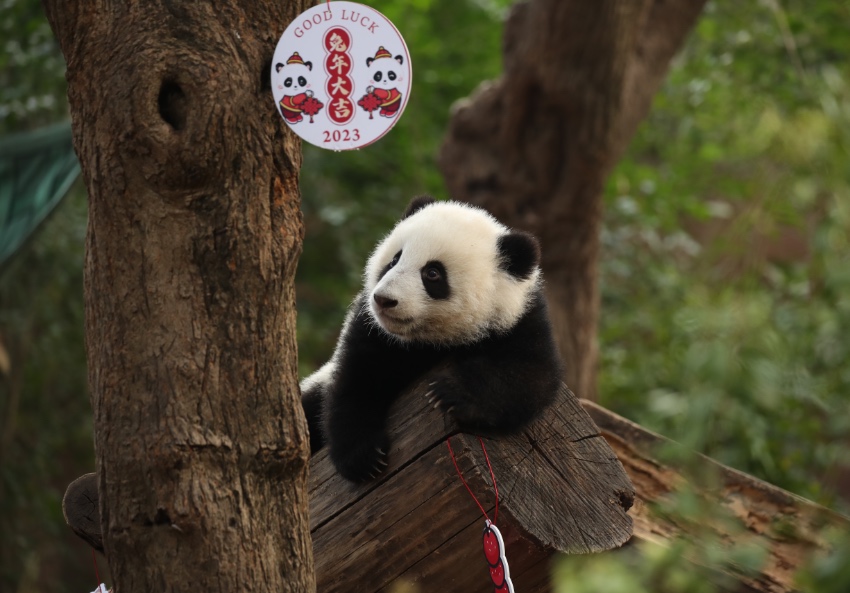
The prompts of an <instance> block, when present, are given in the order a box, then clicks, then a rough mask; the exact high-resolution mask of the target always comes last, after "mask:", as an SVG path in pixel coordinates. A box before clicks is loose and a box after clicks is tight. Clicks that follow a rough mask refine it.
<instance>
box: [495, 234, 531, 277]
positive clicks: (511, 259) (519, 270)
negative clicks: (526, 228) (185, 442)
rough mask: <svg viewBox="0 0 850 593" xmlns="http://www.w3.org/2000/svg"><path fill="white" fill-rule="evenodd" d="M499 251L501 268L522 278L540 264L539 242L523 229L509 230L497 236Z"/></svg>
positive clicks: (527, 275)
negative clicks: (505, 233) (507, 232)
mask: <svg viewBox="0 0 850 593" xmlns="http://www.w3.org/2000/svg"><path fill="white" fill-rule="evenodd" d="M499 253H500V254H501V256H502V269H504V270H505V271H506V272H507V273H508V274H510V275H512V276H515V277H517V278H521V279H523V280H525V279H526V278H528V277H529V276H530V275H531V273H532V272H533V271H534V268H536V267H537V266H538V264H540V244H539V243H538V242H537V239H536V238H535V237H534V235H531V234H529V233H526V232H523V231H511V232H510V233H509V234H507V235H502V236H501V237H499Z"/></svg>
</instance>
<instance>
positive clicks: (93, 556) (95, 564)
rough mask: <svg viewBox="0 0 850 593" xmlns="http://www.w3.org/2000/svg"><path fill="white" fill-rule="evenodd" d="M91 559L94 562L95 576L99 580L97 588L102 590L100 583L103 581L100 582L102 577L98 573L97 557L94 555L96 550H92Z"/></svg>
mask: <svg viewBox="0 0 850 593" xmlns="http://www.w3.org/2000/svg"><path fill="white" fill-rule="evenodd" d="M91 559H92V562H94V576H95V578H96V579H97V588H98V589H100V583H101V582H102V581H101V580H100V575H99V574H98V573H97V556H96V555H95V553H94V548H92V549H91Z"/></svg>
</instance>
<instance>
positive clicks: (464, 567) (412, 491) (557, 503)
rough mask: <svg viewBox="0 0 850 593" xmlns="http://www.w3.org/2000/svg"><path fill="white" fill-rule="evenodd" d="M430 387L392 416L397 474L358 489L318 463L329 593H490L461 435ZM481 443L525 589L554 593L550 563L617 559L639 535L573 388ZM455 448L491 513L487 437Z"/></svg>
mask: <svg viewBox="0 0 850 593" xmlns="http://www.w3.org/2000/svg"><path fill="white" fill-rule="evenodd" d="M426 385H427V379H425V380H423V382H422V383H421V384H420V385H419V386H417V387H415V388H414V389H412V390H411V392H410V393H408V394H406V395H405V396H403V397H402V398H401V400H400V401H399V402H398V403H397V405H396V406H395V408H394V411H393V413H392V416H391V418H390V422H389V427H390V435H391V439H392V443H393V445H392V448H391V451H390V458H389V462H390V465H389V467H388V470H387V471H386V472H385V473H384V474H383V475H382V476H381V477H379V478H378V479H377V480H376V481H375V482H372V483H368V484H360V485H353V484H350V483H348V482H346V481H345V480H343V479H342V478H340V477H339V476H338V475H336V473H335V472H334V470H333V467H332V466H331V463H330V460H329V459H328V458H327V455H326V453H325V452H320V453H319V454H317V455H316V456H315V457H314V459H313V462H312V465H311V471H312V478H311V513H312V531H313V545H314V556H315V561H316V571H317V581H318V587H319V590H320V591H323V592H336V591H351V590H354V589H353V588H352V587H353V585H352V583H356V590H357V591H379V590H387V588H388V587H390V586H392V585H393V584H394V583H398V582H405V581H406V582H411V583H416V584H417V585H418V586H420V588H422V590H429V591H464V592H475V591H482V592H483V591H489V590H492V585H490V584H489V576H488V572H487V568H486V563H485V561H484V558H483V551H482V544H481V531H482V529H483V527H484V522H483V517H482V515H481V512H480V511H479V510H478V508H477V506H476V505H475V503H474V502H473V501H472V499H471V498H470V497H469V494H468V493H467V491H466V489H465V488H464V487H463V484H462V483H461V481H460V479H459V478H458V476H457V474H456V472H455V469H454V466H453V465H452V462H451V459H450V457H449V455H448V449H447V447H446V444H445V439H446V438H447V437H448V436H449V435H451V434H453V433H454V432H455V429H454V427H453V426H452V424H451V422H449V421H447V420H446V419H445V418H444V417H443V415H442V414H441V413H440V412H438V411H436V410H434V409H432V408H430V407H429V406H428V405H427V403H426V399H425V397H424V394H425V392H426V388H425V386H426ZM484 442H485V443H486V447H487V452H488V454H489V457H490V461H491V463H492V466H493V469H494V472H495V475H496V480H497V484H498V485H499V493H500V513H499V516H500V519H499V526H500V528H501V529H502V533H503V535H504V536H505V539H506V546H507V553H508V558H509V561H510V566H511V571H512V574H513V575H514V576H515V584H517V585H519V584H520V583H522V585H523V591H529V592H534V591H548V589H549V585H548V564H547V559H548V558H549V557H550V556H551V555H552V554H553V553H555V552H567V553H586V552H596V551H601V550H606V549H611V548H615V547H617V546H620V545H622V544H623V543H624V542H625V541H627V540H628V539H629V537H630V536H631V529H632V526H631V519H630V517H629V515H628V514H627V510H628V508H629V506H631V501H632V498H633V492H632V488H631V484H630V483H629V481H628V478H627V476H626V474H625V472H624V470H623V468H622V466H621V465H620V463H619V462H618V461H617V459H616V456H615V455H614V454H613V452H612V451H611V449H610V448H609V446H608V444H607V443H606V441H605V440H604V439H603V438H602V437H601V436H600V434H599V431H598V429H597V428H596V426H595V425H594V424H593V422H592V421H591V420H590V417H589V416H588V415H587V413H586V412H584V410H583V409H582V408H581V406H580V405H579V403H578V400H577V399H576V397H575V396H574V395H573V394H572V393H571V392H569V390H567V389H566V387H564V388H563V389H562V391H561V392H560V393H559V397H558V401H557V402H556V404H555V405H554V406H552V408H550V409H549V410H548V411H547V413H546V414H545V415H544V416H543V417H542V418H541V419H540V420H538V421H537V422H535V423H534V424H533V425H532V426H530V427H529V428H528V429H527V430H526V431H525V432H524V433H522V434H520V435H517V436H515V437H510V438H506V439H485V440H484ZM452 445H453V448H454V451H455V456H456V458H457V461H458V464H459V467H460V468H461V471H462V472H463V475H464V477H465V478H466V480H467V482H468V483H469V486H470V488H472V490H473V492H475V493H476V495H477V496H478V498H479V499H480V500H481V502H482V504H484V505H485V507H487V508H490V509H492V508H493V505H494V502H495V497H494V491H493V487H492V484H491V483H490V476H489V471H488V469H487V464H486V461H485V460H484V455H483V453H482V451H481V448H480V445H479V441H478V439H477V438H476V437H472V436H469V435H464V434H457V435H456V436H454V437H453V438H452ZM491 516H492V515H491ZM534 567H537V568H538V569H541V567H543V568H545V574H543V575H541V574H540V571H539V570H535V569H534Z"/></svg>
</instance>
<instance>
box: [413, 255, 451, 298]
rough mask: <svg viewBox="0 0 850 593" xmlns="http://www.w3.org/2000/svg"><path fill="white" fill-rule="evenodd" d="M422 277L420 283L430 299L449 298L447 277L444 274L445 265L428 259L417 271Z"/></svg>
mask: <svg viewBox="0 0 850 593" xmlns="http://www.w3.org/2000/svg"><path fill="white" fill-rule="evenodd" d="M419 274H420V276H421V277H422V285H423V286H424V287H425V292H427V293H428V296H429V297H431V298H432V299H447V298H449V293H450V290H449V279H448V277H447V276H446V267H445V266H444V265H443V264H442V263H441V262H438V261H429V262H428V263H427V264H425V265H424V266H422V269H421V270H420V271H419Z"/></svg>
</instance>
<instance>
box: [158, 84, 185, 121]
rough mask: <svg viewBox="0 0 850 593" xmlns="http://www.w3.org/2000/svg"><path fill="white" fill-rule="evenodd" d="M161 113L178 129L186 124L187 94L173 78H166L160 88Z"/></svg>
mask: <svg viewBox="0 0 850 593" xmlns="http://www.w3.org/2000/svg"><path fill="white" fill-rule="evenodd" d="M159 115H160V116H161V117H162V119H163V121H165V122H166V123H167V124H168V125H170V126H171V127H172V128H174V129H175V130H176V131H178V132H179V131H180V130H182V129H183V128H184V127H185V126H186V95H185V94H184V93H183V89H181V88H180V85H178V84H177V83H176V82H174V81H173V80H165V81H163V83H162V87H160V89H159Z"/></svg>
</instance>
